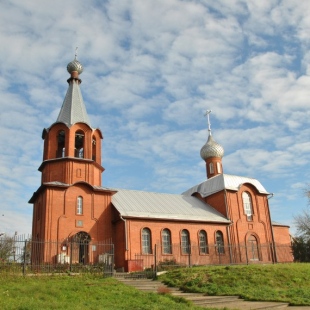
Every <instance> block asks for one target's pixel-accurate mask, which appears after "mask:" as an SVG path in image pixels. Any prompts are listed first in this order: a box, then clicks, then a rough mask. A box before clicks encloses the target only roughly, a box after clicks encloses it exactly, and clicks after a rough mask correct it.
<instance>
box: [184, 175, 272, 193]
mask: <svg viewBox="0 0 310 310" xmlns="http://www.w3.org/2000/svg"><path fill="white" fill-rule="evenodd" d="M244 183H250V184H252V185H253V186H255V188H256V189H257V190H258V192H259V193H261V194H269V193H268V192H267V191H266V189H265V188H264V187H263V185H262V184H261V183H260V182H259V181H258V180H256V179H252V178H247V177H240V176H236V175H229V174H218V175H216V176H215V177H213V178H210V179H208V180H206V181H204V182H202V183H200V184H198V185H195V186H193V187H192V188H190V189H188V190H187V191H185V192H184V193H183V195H189V196H191V195H193V194H194V193H199V194H200V195H201V196H202V197H207V196H209V195H212V194H214V193H217V192H219V191H221V190H223V189H228V190H232V191H238V190H239V188H240V187H241V186H242V185H243V184H244Z"/></svg>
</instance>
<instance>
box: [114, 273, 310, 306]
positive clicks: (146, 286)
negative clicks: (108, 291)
mask: <svg viewBox="0 0 310 310" xmlns="http://www.w3.org/2000/svg"><path fill="white" fill-rule="evenodd" d="M118 280H119V281H120V282H122V283H124V284H126V285H130V286H133V287H135V288H137V289H138V290H141V291H144V292H155V293H168V294H171V295H173V296H178V297H182V298H185V299H187V300H190V301H192V302H193V303H194V304H195V305H196V306H200V307H203V308H205V307H208V308H218V309H223V308H225V309H234V310H237V309H239V310H268V309H283V308H287V307H288V304H287V303H280V302H259V301H244V300H242V299H240V298H239V297H238V296H207V295H204V294H202V293H188V292H182V291H180V290H179V288H175V287H168V286H166V285H165V284H163V283H161V282H159V281H154V280H152V279H129V278H118ZM294 308H295V307H294ZM297 308H299V307H297ZM306 308H308V307H305V308H302V309H303V310H308V309H306ZM289 309H291V307H289ZM299 309H300V308H299ZM292 310H293V307H292ZM309 310H310V309H309Z"/></svg>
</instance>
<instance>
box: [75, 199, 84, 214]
mask: <svg viewBox="0 0 310 310" xmlns="http://www.w3.org/2000/svg"><path fill="white" fill-rule="evenodd" d="M76 214H79V215H81V214H83V197H81V196H79V197H78V198H77V200H76Z"/></svg>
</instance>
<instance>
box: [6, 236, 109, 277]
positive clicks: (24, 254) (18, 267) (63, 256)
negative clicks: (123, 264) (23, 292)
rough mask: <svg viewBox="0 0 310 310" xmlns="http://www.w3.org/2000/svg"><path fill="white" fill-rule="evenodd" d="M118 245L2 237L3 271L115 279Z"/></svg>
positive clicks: (88, 241)
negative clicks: (71, 274)
mask: <svg viewBox="0 0 310 310" xmlns="http://www.w3.org/2000/svg"><path fill="white" fill-rule="evenodd" d="M113 270H114V245H113V244H112V243H111V242H110V241H107V242H93V241H91V240H76V239H74V238H71V239H67V240H64V241H48V242H46V241H45V242H42V241H35V240H32V239H31V238H30V237H29V236H28V237H26V236H13V237H8V236H1V237H0V271H3V272H6V271H7V272H16V273H19V272H20V273H23V274H24V275H25V274H27V273H66V272H67V273H69V272H70V273H81V272H83V273H85V272H88V273H102V274H104V275H106V276H112V275H113Z"/></svg>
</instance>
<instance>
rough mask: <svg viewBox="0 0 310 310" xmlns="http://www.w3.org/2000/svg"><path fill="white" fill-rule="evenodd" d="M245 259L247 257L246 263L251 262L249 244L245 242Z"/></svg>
mask: <svg viewBox="0 0 310 310" xmlns="http://www.w3.org/2000/svg"><path fill="white" fill-rule="evenodd" d="M245 259H246V264H247V265H248V264H249V258H248V247H247V244H246V243H245Z"/></svg>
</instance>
